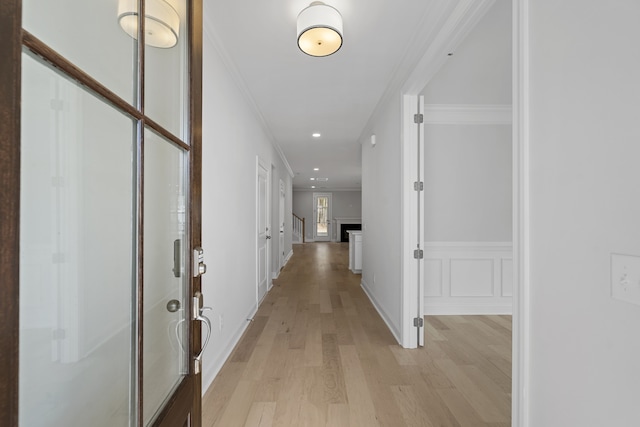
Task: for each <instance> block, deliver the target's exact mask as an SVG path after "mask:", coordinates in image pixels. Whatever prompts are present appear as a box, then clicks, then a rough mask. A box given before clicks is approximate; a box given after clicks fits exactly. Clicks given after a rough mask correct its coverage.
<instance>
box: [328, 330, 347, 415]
mask: <svg viewBox="0 0 640 427" xmlns="http://www.w3.org/2000/svg"><path fill="white" fill-rule="evenodd" d="M322 362H323V365H322V378H323V383H324V398H325V402H327V403H331V404H340V403H347V394H346V389H345V385H344V374H343V372H342V363H341V361H340V352H339V350H338V339H337V337H336V336H335V335H331V334H324V335H322Z"/></svg>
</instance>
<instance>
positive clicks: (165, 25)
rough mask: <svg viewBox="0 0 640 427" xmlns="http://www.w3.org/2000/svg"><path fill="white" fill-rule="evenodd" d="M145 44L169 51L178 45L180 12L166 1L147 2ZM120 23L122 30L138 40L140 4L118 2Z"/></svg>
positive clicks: (121, 0)
mask: <svg viewBox="0 0 640 427" xmlns="http://www.w3.org/2000/svg"><path fill="white" fill-rule="evenodd" d="M144 9H145V11H144V14H145V20H144V31H145V35H144V42H145V44H147V45H149V46H153V47H159V48H164V49H168V48H171V47H174V46H175V45H176V44H177V43H178V34H179V32H180V17H179V16H178V12H176V10H175V9H174V8H173V7H171V5H170V4H169V3H167V2H166V1H164V0H146V2H145V5H144ZM118 22H119V23H120V26H121V27H122V29H123V30H124V31H125V32H126V33H127V34H129V35H130V36H131V37H133V38H134V39H137V38H138V2H137V1H136V0H120V1H119V2H118Z"/></svg>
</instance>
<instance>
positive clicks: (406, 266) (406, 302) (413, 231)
mask: <svg viewBox="0 0 640 427" xmlns="http://www.w3.org/2000/svg"><path fill="white" fill-rule="evenodd" d="M417 113H418V97H417V96H415V95H404V96H403V97H402V118H401V123H402V135H401V149H400V151H401V161H402V164H401V180H400V189H399V190H400V194H401V212H402V213H401V215H402V216H401V218H400V221H401V225H400V227H401V236H400V245H401V246H400V253H401V262H402V265H401V270H400V288H401V294H400V298H401V300H400V301H401V315H400V325H401V326H400V328H401V337H402V340H401V341H400V343H401V345H402V347H404V348H417V347H418V336H417V334H416V331H415V329H414V326H413V318H414V317H416V315H417V314H418V313H417V310H416V309H415V307H416V301H417V299H416V296H417V295H418V271H417V269H416V263H415V259H414V258H413V250H414V249H416V245H417V244H418V242H417V238H416V236H417V234H418V232H417V227H418V201H417V198H416V192H415V190H414V188H413V183H414V182H415V181H419V178H418V176H417V174H418V164H417V160H416V159H417V156H418V131H417V128H416V124H415V123H414V119H413V117H414V114H417Z"/></svg>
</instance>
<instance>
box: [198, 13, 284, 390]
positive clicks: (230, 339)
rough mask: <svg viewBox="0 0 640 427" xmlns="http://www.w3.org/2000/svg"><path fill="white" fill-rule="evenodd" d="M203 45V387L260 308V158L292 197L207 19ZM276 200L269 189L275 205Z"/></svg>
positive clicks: (258, 121) (269, 143)
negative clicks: (207, 325) (207, 315)
mask: <svg viewBox="0 0 640 427" xmlns="http://www.w3.org/2000/svg"><path fill="white" fill-rule="evenodd" d="M203 51H204V52H203V55H204V58H203V100H204V101H203V129H202V132H203V153H202V156H203V174H202V191H203V195H202V198H203V201H202V217H203V224H202V244H203V248H204V249H205V257H206V263H207V265H208V267H209V272H208V273H207V274H205V275H204V276H203V279H202V286H203V294H204V299H205V305H210V306H213V309H214V310H213V313H212V314H211V319H212V321H213V334H212V337H211V342H210V343H209V347H208V348H207V349H206V351H205V354H204V365H203V392H204V391H206V389H207V387H208V386H209V384H210V383H211V382H212V381H213V379H214V377H215V375H216V374H217V372H218V370H219V369H220V368H221V366H222V364H223V363H224V361H225V360H226V358H227V356H228V355H229V353H230V352H231V350H232V349H233V346H234V345H235V344H236V342H237V340H238V339H239V338H240V335H241V334H242V332H243V331H244V329H245V328H246V326H247V320H246V319H247V318H249V317H252V316H253V314H254V312H255V311H256V308H257V307H256V255H255V247H256V193H255V192H256V156H260V158H261V159H262V160H263V161H264V163H265V164H267V165H269V164H271V165H272V166H274V167H275V173H273V174H272V175H274V176H272V179H275V180H276V181H277V180H278V179H279V178H282V179H283V181H285V186H286V190H287V194H289V195H290V194H291V175H289V174H288V172H287V171H285V166H284V164H283V162H282V160H281V159H280V158H279V156H278V153H277V152H276V150H275V149H274V146H273V145H272V143H271V141H270V139H269V136H268V135H267V133H266V131H265V130H264V128H263V127H262V125H261V121H260V120H259V119H258V117H257V116H256V113H255V110H254V109H253V108H252V106H251V103H250V101H249V100H248V98H247V97H246V95H245V93H246V92H245V91H244V89H243V86H242V82H240V81H238V80H237V77H236V73H234V72H233V71H232V70H230V69H229V67H228V66H227V64H228V61H227V59H226V54H225V53H224V50H223V49H221V48H220V47H219V44H218V43H217V41H216V38H215V34H214V33H213V31H212V30H211V28H210V27H209V25H208V24H207V23H206V22H205V35H204V48H203ZM272 193H273V192H272ZM289 197H290V196H289ZM278 198H279V195H278V193H275V194H272V204H273V203H276V204H277V203H279V199H278ZM290 203H291V202H290V201H287V202H286V205H287V206H288V209H290V206H291V205H290ZM272 206H273V205H272ZM285 219H286V216H285ZM276 223H277V218H276ZM286 230H287V235H286V238H285V248H284V250H285V252H286V253H289V252H290V251H291V227H290V226H289V227H287V228H286ZM274 240H276V239H274ZM276 255H277V252H273V251H272V256H276ZM272 265H273V264H272ZM221 316H222V317H223V318H224V321H223V323H224V326H223V327H222V328H221V327H220V322H219V320H220V317H221Z"/></svg>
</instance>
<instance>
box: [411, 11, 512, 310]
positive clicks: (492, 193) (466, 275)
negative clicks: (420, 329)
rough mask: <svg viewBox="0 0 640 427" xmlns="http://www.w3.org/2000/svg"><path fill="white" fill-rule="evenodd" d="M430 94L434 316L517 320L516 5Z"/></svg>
mask: <svg viewBox="0 0 640 427" xmlns="http://www.w3.org/2000/svg"><path fill="white" fill-rule="evenodd" d="M453 53H454V54H453V56H451V57H449V58H448V60H447V62H446V63H445V64H444V65H443V66H442V68H441V69H440V70H439V71H438V72H437V74H436V75H435V76H434V77H433V78H432V79H431V80H430V81H429V83H428V84H427V86H426V87H425V88H424V89H423V91H422V94H423V95H424V97H425V104H426V105H425V126H424V132H425V136H424V140H425V142H424V183H425V191H424V201H425V202H424V205H425V206H424V232H425V243H426V249H425V258H426V260H425V275H424V281H425V289H424V291H425V301H424V302H425V313H426V314H495V313H499V314H510V313H511V311H512V310H511V306H512V303H511V285H512V284H511V277H510V274H511V271H512V264H511V263H512V245H511V240H512V237H511V234H512V196H511V194H512V172H511V169H512V150H511V144H512V135H511V133H512V130H511V106H510V104H511V57H512V55H511V3H510V1H508V0H497V1H496V2H495V3H494V4H493V5H492V6H491V8H490V9H489V10H488V11H487V12H486V14H485V15H484V16H483V17H482V19H481V20H480V21H479V22H478V24H477V25H476V26H475V27H474V28H473V29H472V30H471V32H470V33H469V34H468V35H467V37H466V38H465V39H464V40H463V41H462V43H461V44H460V45H459V46H458V47H457V48H456V49H455V50H454V52H453Z"/></svg>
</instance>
